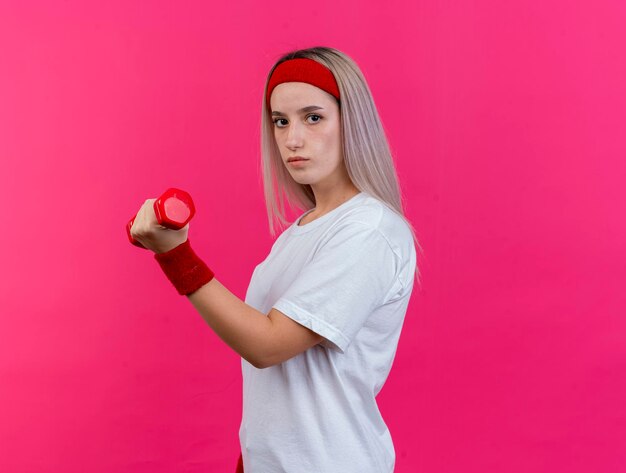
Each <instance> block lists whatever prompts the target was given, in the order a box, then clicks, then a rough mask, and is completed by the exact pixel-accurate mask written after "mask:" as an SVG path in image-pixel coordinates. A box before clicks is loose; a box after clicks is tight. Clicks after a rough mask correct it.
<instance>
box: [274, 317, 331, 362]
mask: <svg viewBox="0 0 626 473" xmlns="http://www.w3.org/2000/svg"><path fill="white" fill-rule="evenodd" d="M268 317H269V319H270V321H271V322H272V328H271V336H270V343H269V347H268V349H267V352H266V354H265V357H264V360H263V363H262V367H263V368H268V367H270V366H274V365H277V364H279V363H282V362H284V361H287V360H289V359H291V358H293V357H294V356H296V355H299V354H300V353H302V352H303V351H306V350H308V349H309V348H311V347H314V346H315V345H317V344H318V343H320V342H321V341H322V340H324V337H322V336H321V335H319V334H318V333H316V332H314V331H313V330H311V329H309V328H307V327H305V326H304V325H301V324H299V323H298V322H296V321H295V320H293V319H292V318H290V317H287V316H286V315H285V314H283V313H282V312H280V311H279V310H277V309H272V310H271V311H270V313H269V314H268Z"/></svg>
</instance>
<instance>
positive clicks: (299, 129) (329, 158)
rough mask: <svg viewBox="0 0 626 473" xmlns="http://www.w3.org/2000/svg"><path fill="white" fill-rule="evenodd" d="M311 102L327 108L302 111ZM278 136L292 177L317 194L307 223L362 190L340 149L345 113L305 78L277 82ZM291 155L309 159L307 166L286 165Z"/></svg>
mask: <svg viewBox="0 0 626 473" xmlns="http://www.w3.org/2000/svg"><path fill="white" fill-rule="evenodd" d="M309 105H318V106H321V107H323V109H322V110H315V111H311V112H302V113H299V112H298V111H299V110H300V109H301V108H303V107H306V106H309ZM270 106H271V110H272V113H275V112H280V113H281V115H277V116H273V120H274V137H275V138H276V143H277V144H278V148H279V149H280V153H281V157H282V159H283V162H284V163H285V166H286V167H287V170H288V171H289V174H291V177H293V179H294V180H295V181H296V182H298V183H299V184H309V185H310V186H311V189H312V190H313V194H314V195H315V202H316V205H315V210H313V211H312V212H310V213H309V214H308V215H307V221H310V220H314V219H315V218H317V217H321V216H322V215H324V214H325V213H328V212H330V211H331V210H333V209H334V208H336V207H338V206H339V205H341V204H342V203H343V202H345V201H346V200H348V199H350V198H351V197H353V196H354V195H356V194H358V193H359V190H358V189H357V188H356V187H355V186H354V184H352V181H351V180H350V177H349V176H348V172H347V170H346V166H345V163H344V159H343V152H342V149H341V121H340V120H341V112H340V109H339V105H338V104H337V101H336V100H335V98H334V97H333V96H332V95H330V94H329V93H327V92H325V91H324V90H322V89H320V88H318V87H315V86H314V85H311V84H307V83H305V82H285V83H282V84H278V85H277V86H276V87H275V88H274V90H273V92H272V96H271V97H270ZM291 156H302V157H304V158H310V160H309V161H308V162H307V163H306V165H304V166H299V167H295V166H292V165H290V164H288V163H287V159H288V158H289V157H291Z"/></svg>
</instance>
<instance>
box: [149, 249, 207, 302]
mask: <svg viewBox="0 0 626 473" xmlns="http://www.w3.org/2000/svg"><path fill="white" fill-rule="evenodd" d="M154 257H155V259H156V260H157V261H158V263H159V265H160V266H161V269H162V270H163V272H164V273H165V275H166V276H167V278H168V279H169V280H170V281H171V282H172V284H173V285H174V287H175V288H176V290H177V291H178V293H179V294H180V295H182V296H186V295H189V294H191V293H192V292H195V291H197V290H198V289H200V288H201V287H202V286H204V285H205V284H206V283H208V282H209V281H210V280H211V279H213V277H214V276H215V275H214V274H213V271H211V270H210V269H209V267H208V266H207V265H206V264H205V263H204V261H202V260H201V259H200V258H199V257H198V255H196V253H195V252H194V251H193V249H192V248H191V244H190V243H189V238H187V240H186V241H185V243H182V244H180V245H178V246H177V247H176V248H173V249H171V250H169V251H166V252H165V253H155V254H154Z"/></svg>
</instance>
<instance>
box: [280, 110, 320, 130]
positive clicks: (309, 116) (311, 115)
mask: <svg viewBox="0 0 626 473" xmlns="http://www.w3.org/2000/svg"><path fill="white" fill-rule="evenodd" d="M311 117H317V118H318V119H317V120H315V121H313V122H309V123H319V121H320V120H321V119H322V117H321V116H320V115H317V114H315V113H312V114H310V115H307V118H311ZM283 120H284V121H286V119H285V118H277V119H275V120H272V121H273V122H274V126H276V127H277V128H285V127H284V126H279V125H278V122H281V121H283Z"/></svg>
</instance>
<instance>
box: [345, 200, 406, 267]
mask: <svg viewBox="0 0 626 473" xmlns="http://www.w3.org/2000/svg"><path fill="white" fill-rule="evenodd" d="M336 223H337V230H339V229H344V228H346V227H355V228H362V229H364V230H367V229H369V230H371V231H376V232H377V233H379V234H380V235H381V237H382V238H384V239H385V240H387V242H388V243H389V246H391V248H392V249H393V250H394V252H397V253H398V254H400V255H402V254H405V253H406V252H407V251H410V247H411V246H412V245H413V233H412V232H411V229H410V227H409V225H408V224H407V222H406V220H405V219H404V217H402V216H401V215H399V214H398V213H397V212H396V211H395V210H394V209H392V208H391V207H389V206H388V205H387V204H386V203H385V202H383V201H382V200H379V199H378V198H376V197H374V196H372V195H370V194H366V195H365V196H364V198H363V199H362V200H361V202H360V203H359V205H357V206H355V207H353V208H352V209H350V211H349V212H346V213H345V214H344V215H343V216H342V218H341V219H339V221H337V222H336Z"/></svg>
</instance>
